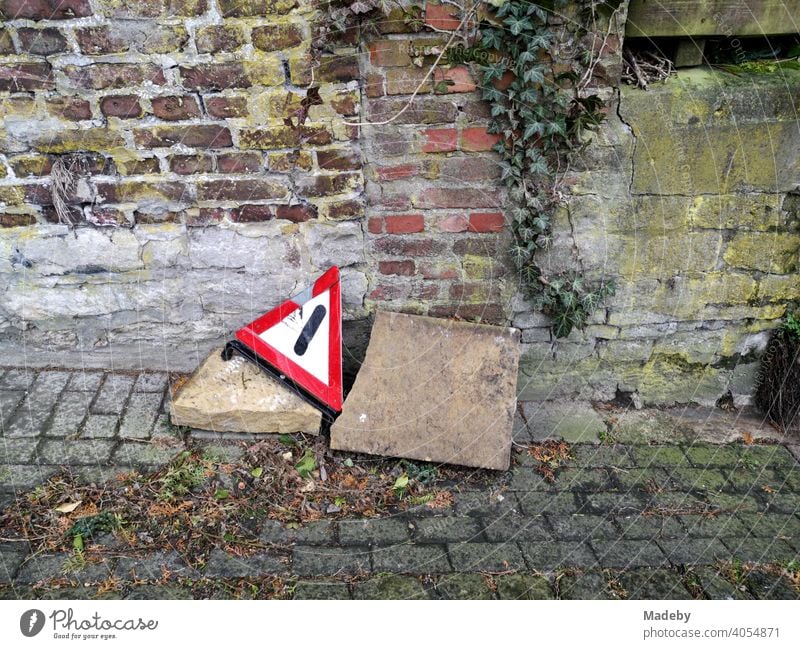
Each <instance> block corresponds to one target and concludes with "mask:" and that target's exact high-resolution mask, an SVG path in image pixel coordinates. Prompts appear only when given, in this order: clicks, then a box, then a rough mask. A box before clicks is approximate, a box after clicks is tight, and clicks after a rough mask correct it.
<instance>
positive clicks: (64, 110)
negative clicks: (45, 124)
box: [44, 97, 92, 122]
mask: <svg viewBox="0 0 800 649" xmlns="http://www.w3.org/2000/svg"><path fill="white" fill-rule="evenodd" d="M44 106H45V109H46V110H47V112H48V113H49V114H50V115H56V116H58V117H62V118H63V119H71V120H74V121H76V122H78V121H81V120H84V119H92V107H91V105H90V104H89V102H88V101H86V100H85V99H80V98H79V97H53V98H52V99H46V100H45V103H44Z"/></svg>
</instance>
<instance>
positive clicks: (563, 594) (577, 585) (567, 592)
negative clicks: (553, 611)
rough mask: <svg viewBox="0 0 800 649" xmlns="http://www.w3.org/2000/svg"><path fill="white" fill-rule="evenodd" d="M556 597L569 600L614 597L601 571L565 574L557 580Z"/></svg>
mask: <svg viewBox="0 0 800 649" xmlns="http://www.w3.org/2000/svg"><path fill="white" fill-rule="evenodd" d="M558 598H559V599H569V600H579V599H580V600H594V599H616V598H615V597H614V596H613V595H612V593H611V589H610V588H609V586H608V579H606V576H605V575H604V574H603V573H601V572H584V573H580V574H576V575H565V576H563V577H562V578H561V579H559V580H558Z"/></svg>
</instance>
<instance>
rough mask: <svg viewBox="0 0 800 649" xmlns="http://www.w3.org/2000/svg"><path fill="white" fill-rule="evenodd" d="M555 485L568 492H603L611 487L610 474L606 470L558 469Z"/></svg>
mask: <svg viewBox="0 0 800 649" xmlns="http://www.w3.org/2000/svg"><path fill="white" fill-rule="evenodd" d="M555 484H556V487H557V488H558V489H564V490H570V491H603V490H605V489H609V488H610V487H611V474H610V472H609V470H608V469H583V468H580V469H576V468H566V469H559V470H558V472H557V473H556V482H555Z"/></svg>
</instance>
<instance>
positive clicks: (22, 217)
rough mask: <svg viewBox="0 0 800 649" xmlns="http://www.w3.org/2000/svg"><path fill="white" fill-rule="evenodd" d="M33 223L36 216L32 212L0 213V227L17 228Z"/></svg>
mask: <svg viewBox="0 0 800 649" xmlns="http://www.w3.org/2000/svg"><path fill="white" fill-rule="evenodd" d="M35 223H36V217H35V216H34V215H33V214H0V228H18V227H21V226H24V225H34V224H35Z"/></svg>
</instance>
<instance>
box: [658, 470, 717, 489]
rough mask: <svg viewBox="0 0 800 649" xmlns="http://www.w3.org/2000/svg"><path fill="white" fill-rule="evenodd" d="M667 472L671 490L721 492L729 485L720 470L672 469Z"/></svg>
mask: <svg viewBox="0 0 800 649" xmlns="http://www.w3.org/2000/svg"><path fill="white" fill-rule="evenodd" d="M666 472H667V475H668V478H669V485H670V488H671V489H672V490H676V491H720V490H721V489H723V488H725V487H726V486H727V484H728V481H727V478H726V477H725V475H724V474H723V472H722V471H720V470H719V469H693V468H687V467H672V468H670V469H667V470H666Z"/></svg>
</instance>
